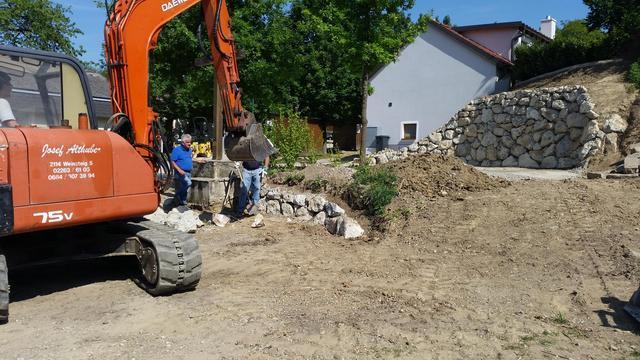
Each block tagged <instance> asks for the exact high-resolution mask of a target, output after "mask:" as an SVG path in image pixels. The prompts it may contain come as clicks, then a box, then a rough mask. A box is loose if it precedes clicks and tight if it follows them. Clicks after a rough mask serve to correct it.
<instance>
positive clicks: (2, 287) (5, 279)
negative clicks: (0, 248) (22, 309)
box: [0, 255, 9, 324]
mask: <svg viewBox="0 0 640 360" xmlns="http://www.w3.org/2000/svg"><path fill="white" fill-rule="evenodd" d="M8 320H9V271H8V269H7V261H6V259H5V257H4V255H0V324H4V323H6V322H7V321H8Z"/></svg>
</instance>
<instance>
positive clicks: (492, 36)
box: [463, 28, 518, 60]
mask: <svg viewBox="0 0 640 360" xmlns="http://www.w3.org/2000/svg"><path fill="white" fill-rule="evenodd" d="M463 35H464V36H465V37H468V38H469V39H471V40H473V41H475V42H477V43H479V44H481V45H484V46H486V47H488V48H489V49H491V50H493V51H495V52H497V53H498V54H500V55H501V56H502V57H504V58H505V59H507V60H511V59H512V54H511V41H513V39H514V38H515V37H517V36H518V29H517V28H497V29H476V30H470V31H465V32H464V33H463Z"/></svg>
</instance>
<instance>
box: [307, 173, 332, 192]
mask: <svg viewBox="0 0 640 360" xmlns="http://www.w3.org/2000/svg"><path fill="white" fill-rule="evenodd" d="M328 185H329V180H327V179H323V178H321V177H319V176H318V177H316V178H315V179H313V180H306V181H305V182H304V189H305V190H309V191H311V192H312V193H319V192H321V191H326V190H327V186H328Z"/></svg>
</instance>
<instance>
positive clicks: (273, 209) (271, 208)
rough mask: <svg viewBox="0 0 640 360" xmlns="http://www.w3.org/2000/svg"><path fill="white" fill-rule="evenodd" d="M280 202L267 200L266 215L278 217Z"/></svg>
mask: <svg viewBox="0 0 640 360" xmlns="http://www.w3.org/2000/svg"><path fill="white" fill-rule="evenodd" d="M280 209H281V208H280V202H279V201H278V200H269V201H267V214H269V215H280V213H281V210H280Z"/></svg>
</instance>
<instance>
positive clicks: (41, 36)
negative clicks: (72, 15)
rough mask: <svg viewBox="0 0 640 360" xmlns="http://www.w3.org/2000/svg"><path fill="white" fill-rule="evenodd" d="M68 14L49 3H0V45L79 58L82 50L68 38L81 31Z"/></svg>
mask: <svg viewBox="0 0 640 360" xmlns="http://www.w3.org/2000/svg"><path fill="white" fill-rule="evenodd" d="M69 12H70V7H65V6H62V5H60V4H55V3H52V2H51V1H49V0H0V43H1V44H4V45H11V46H19V47H26V48H33V49H40V50H46V51H54V52H62V53H65V54H68V55H71V56H75V57H79V56H80V55H82V54H83V53H84V52H85V51H84V49H83V48H82V47H81V46H79V47H76V46H74V45H73V42H72V41H71V39H73V38H74V37H75V36H77V35H81V34H82V31H80V29H78V27H77V26H76V24H75V23H74V22H73V21H71V19H69V17H68V15H67V14H68V13H69Z"/></svg>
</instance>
